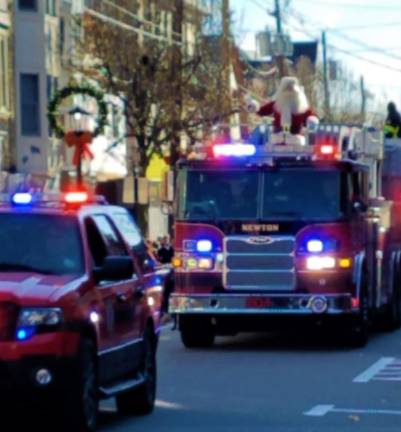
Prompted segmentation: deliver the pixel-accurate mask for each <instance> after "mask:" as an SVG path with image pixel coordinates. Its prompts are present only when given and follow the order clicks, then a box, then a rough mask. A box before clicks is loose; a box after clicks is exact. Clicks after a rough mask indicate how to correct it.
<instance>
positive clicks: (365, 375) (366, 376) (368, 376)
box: [352, 357, 395, 383]
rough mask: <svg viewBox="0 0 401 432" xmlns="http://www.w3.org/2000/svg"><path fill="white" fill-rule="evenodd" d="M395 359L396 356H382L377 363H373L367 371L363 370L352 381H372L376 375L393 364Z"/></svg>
mask: <svg viewBox="0 0 401 432" xmlns="http://www.w3.org/2000/svg"><path fill="white" fill-rule="evenodd" d="M394 360H395V358H394V357H382V358H381V359H380V360H378V361H377V362H376V363H375V364H373V365H372V366H371V367H370V368H369V369H366V371H365V372H362V373H361V374H360V375H358V376H357V377H356V378H354V380H353V381H352V382H354V383H368V382H369V381H371V380H372V379H373V378H374V377H375V375H377V374H378V373H379V372H381V371H382V370H383V369H385V368H386V367H387V366H388V365H389V364H391V363H392V362H393V361H394Z"/></svg>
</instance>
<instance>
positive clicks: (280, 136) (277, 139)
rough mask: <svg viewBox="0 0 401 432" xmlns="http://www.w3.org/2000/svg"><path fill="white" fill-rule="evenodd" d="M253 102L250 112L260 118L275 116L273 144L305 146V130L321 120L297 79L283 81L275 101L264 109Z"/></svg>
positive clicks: (264, 106) (286, 78) (290, 78)
mask: <svg viewBox="0 0 401 432" xmlns="http://www.w3.org/2000/svg"><path fill="white" fill-rule="evenodd" d="M252 103H254V102H251V103H250V104H249V105H248V107H249V109H250V111H253V112H256V113H257V114H258V115H260V116H273V134H272V136H271V143H272V144H300V145H305V137H304V135H303V129H304V128H305V127H315V126H316V125H317V124H318V122H319V120H318V118H317V116H316V114H315V113H314V111H313V110H312V109H311V108H310V106H309V102H308V100H307V98H306V95H305V93H304V91H303V89H302V87H301V86H300V85H299V82H298V80H297V78H294V77H285V78H283V79H282V80H281V83H280V85H279V88H278V90H277V93H276V95H275V97H274V100H273V101H271V102H268V103H267V104H265V105H263V106H262V107H258V106H256V105H255V104H254V105H253V106H252Z"/></svg>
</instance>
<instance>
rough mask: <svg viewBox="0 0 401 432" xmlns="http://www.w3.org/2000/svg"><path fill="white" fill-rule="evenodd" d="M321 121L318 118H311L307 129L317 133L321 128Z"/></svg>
mask: <svg viewBox="0 0 401 432" xmlns="http://www.w3.org/2000/svg"><path fill="white" fill-rule="evenodd" d="M319 123H320V121H319V119H318V118H317V117H316V116H310V117H308V119H307V120H306V128H307V129H308V131H309V132H316V131H317V128H318V126H319Z"/></svg>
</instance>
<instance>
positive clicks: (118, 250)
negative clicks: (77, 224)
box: [93, 215, 128, 256]
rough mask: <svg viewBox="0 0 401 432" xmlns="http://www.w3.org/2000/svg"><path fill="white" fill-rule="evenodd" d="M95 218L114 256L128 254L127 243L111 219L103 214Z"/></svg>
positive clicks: (109, 250)
mask: <svg viewBox="0 0 401 432" xmlns="http://www.w3.org/2000/svg"><path fill="white" fill-rule="evenodd" d="M93 219H94V221H95V223H96V226H97V228H98V229H99V231H100V233H101V235H102V237H103V240H104V242H105V244H106V247H107V250H108V253H109V254H110V255H114V256H127V255H128V251H127V249H126V247H125V244H124V242H123V241H122V239H121V238H120V236H119V235H118V233H117V231H116V229H115V228H114V227H113V225H112V224H111V223H110V221H109V219H108V218H107V217H106V216H103V215H97V216H94V217H93Z"/></svg>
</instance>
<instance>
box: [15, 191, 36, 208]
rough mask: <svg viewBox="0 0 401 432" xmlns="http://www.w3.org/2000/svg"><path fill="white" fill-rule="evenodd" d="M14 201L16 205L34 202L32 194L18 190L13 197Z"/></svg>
mask: <svg viewBox="0 0 401 432" xmlns="http://www.w3.org/2000/svg"><path fill="white" fill-rule="evenodd" d="M12 202H13V203H14V204H16V205H28V204H31V202H32V195H31V194H30V193H27V192H17V193H16V194H14V195H13V197H12Z"/></svg>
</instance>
